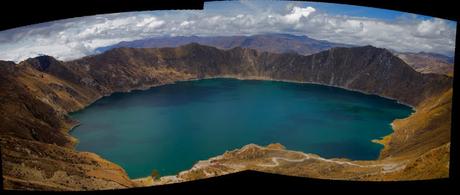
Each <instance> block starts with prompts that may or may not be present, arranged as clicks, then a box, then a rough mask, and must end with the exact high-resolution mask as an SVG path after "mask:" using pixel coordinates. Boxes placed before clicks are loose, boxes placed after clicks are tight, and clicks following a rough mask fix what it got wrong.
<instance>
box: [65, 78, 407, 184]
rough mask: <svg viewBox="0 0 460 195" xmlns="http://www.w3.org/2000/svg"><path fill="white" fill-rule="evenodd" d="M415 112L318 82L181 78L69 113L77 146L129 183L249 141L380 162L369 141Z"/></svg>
mask: <svg viewBox="0 0 460 195" xmlns="http://www.w3.org/2000/svg"><path fill="white" fill-rule="evenodd" d="M411 112H412V109H411V108H409V107H407V106H404V105H401V104H398V103H397V102H396V101H394V100H389V99H385V98H382V97H378V96H375V95H365V94H362V93H359V92H353V91H348V90H344V89H340V88H335V87H327V86H321V85H315V84H299V83H286V82H278V81H255V80H236V79H206V80H198V81H184V82H178V83H176V84H171V85H165V86H160V87H155V88H152V89H149V90H146V91H134V92H130V93H115V94H113V95H111V96H108V97H104V98H102V99H100V100H98V101H96V102H95V103H94V104H92V105H90V106H89V107H87V108H85V109H84V110H82V111H79V112H75V113H72V114H71V116H72V117H73V118H75V119H77V120H79V121H80V122H81V125H80V126H78V127H76V128H75V129H74V130H73V131H72V132H71V133H72V135H73V136H75V137H77V138H78V139H79V141H80V142H79V144H78V145H77V149H78V150H80V151H91V152H95V153H97V154H99V155H101V156H102V157H104V158H106V159H108V160H110V161H113V162H115V163H117V164H119V165H120V166H122V167H123V168H124V169H125V170H126V171H127V172H128V175H129V176H130V177H131V178H137V177H143V176H147V175H149V174H150V173H151V171H152V170H153V169H157V170H158V171H159V172H160V174H161V175H172V174H177V173H178V172H180V171H183V170H186V169H189V168H191V166H192V165H193V164H194V163H196V162H197V161H198V160H204V159H208V158H210V157H213V156H216V155H220V154H223V153H224V152H225V151H226V150H233V149H236V148H240V147H242V146H244V145H246V144H249V143H255V144H259V145H267V144H270V143H275V142H278V143H281V144H283V145H284V146H286V147H287V148H288V149H290V150H298V151H303V152H306V153H315V154H319V155H321V156H322V157H326V158H332V157H345V158H349V159H353V160H371V159H376V158H378V155H379V152H380V149H381V148H382V146H381V145H379V144H375V143H372V142H371V140H372V139H378V138H381V137H383V136H385V135H388V134H390V133H391V131H392V130H391V126H390V123H391V122H392V121H393V120H394V119H396V118H405V117H407V116H408V115H409V114H410V113H411Z"/></svg>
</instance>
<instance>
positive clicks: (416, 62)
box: [95, 33, 454, 75]
mask: <svg viewBox="0 0 460 195" xmlns="http://www.w3.org/2000/svg"><path fill="white" fill-rule="evenodd" d="M189 43H198V44H201V45H208V46H212V47H216V48H219V49H232V48H235V47H241V48H250V49H256V50H258V51H266V52H271V53H298V54H301V55H310V54H314V53H318V52H320V51H324V50H327V49H330V48H334V47H356V46H357V45H352V44H342V43H334V42H329V41H324V40H316V39H313V38H310V37H308V36H305V35H302V36H297V35H291V34H277V33H271V34H258V35H250V36H208V37H201V36H175V37H153V38H145V39H139V40H134V41H122V42H120V43H117V44H114V45H109V46H105V47H99V48H97V49H96V50H95V51H96V52H97V53H101V52H104V51H107V50H110V49H113V48H120V47H128V48H162V47H178V46H182V45H186V44H189ZM390 51H392V52H393V54H395V55H396V56H398V57H399V58H401V59H402V60H404V62H406V63H407V64H409V65H410V66H411V67H412V68H414V69H415V70H417V71H419V72H422V73H437V74H447V75H452V74H453V68H454V66H453V64H454V58H453V57H448V56H445V55H442V54H436V53H427V52H419V53H413V52H399V51H396V50H390Z"/></svg>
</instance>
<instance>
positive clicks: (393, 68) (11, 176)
mask: <svg viewBox="0 0 460 195" xmlns="http://www.w3.org/2000/svg"><path fill="white" fill-rule="evenodd" d="M210 77H234V78H243V79H246V78H252V79H253V78H255V79H275V80H287V81H295V82H312V83H320V84H324V85H332V86H337V87H343V88H347V89H351V90H359V91H362V92H365V93H371V94H377V95H381V96H385V97H389V98H394V99H397V100H398V101H400V102H403V103H406V104H409V105H412V106H413V107H415V108H416V110H417V112H416V114H417V113H425V114H419V115H420V116H421V117H422V118H423V117H426V119H427V120H426V121H427V122H426V125H424V126H417V125H411V124H412V123H411V122H407V123H404V124H403V123H401V125H396V127H401V128H395V133H394V134H393V135H392V136H391V139H387V140H390V141H389V142H388V143H386V145H385V149H384V150H383V151H382V159H387V158H386V157H389V156H396V155H398V156H400V157H407V156H408V155H406V154H413V153H412V151H414V150H416V151H417V153H416V154H417V156H410V157H411V159H412V160H413V159H414V158H420V156H423V155H427V152H429V151H432V150H434V149H436V148H439V147H442V146H443V145H445V144H448V143H449V140H448V139H449V138H450V136H447V135H448V133H449V132H450V128H448V126H446V125H445V123H442V122H439V119H435V118H436V117H437V116H439V115H436V113H435V112H430V111H429V110H430V109H429V108H428V107H430V106H431V107H433V106H434V105H435V104H436V103H439V102H445V101H449V100H450V99H449V97H450V96H449V95H446V96H443V97H445V101H438V100H436V101H434V100H435V99H436V98H438V97H439V96H441V95H443V94H445V93H448V91H449V89H451V84H452V78H451V77H448V76H444V75H437V74H421V73H419V72H416V71H414V70H413V69H412V68H410V67H409V66H408V65H407V64H405V63H404V62H403V61H402V60H400V59H399V58H397V57H395V56H394V55H393V54H391V53H390V52H389V51H387V50H385V49H380V48H375V47H372V46H365V47H356V48H333V49H330V50H327V51H323V52H320V53H317V54H314V55H310V56H303V55H298V54H293V53H290V54H276V53H267V52H259V51H256V50H252V49H245V48H234V49H230V50H219V49H216V48H213V47H209V46H202V45H198V44H188V45H185V46H181V47H177V48H156V49H154V48H149V49H134V48H117V49H113V50H110V51H107V52H105V53H102V54H99V55H94V56H88V57H84V58H82V59H78V60H74V61H69V62H62V61H58V60H56V59H54V58H52V57H50V56H40V57H37V58H32V59H28V60H25V61H23V62H21V63H19V64H15V63H12V62H4V61H2V62H0V109H1V110H2V112H0V120H1V122H0V138H1V142H0V143H1V147H2V160H3V166H2V170H3V178H4V184H5V187H6V188H8V189H55V190H65V189H74V190H78V189H106V188H121V187H132V186H136V185H138V184H136V182H131V181H130V180H129V178H128V177H127V175H126V173H124V171H123V169H121V168H120V167H118V166H117V165H114V164H113V163H110V162H107V161H105V160H103V159H101V158H100V157H97V156H95V155H94V154H89V153H81V152H77V151H75V150H74V149H73V145H74V144H75V141H76V140H74V139H73V138H72V137H71V136H69V135H68V133H67V131H68V130H69V129H70V128H71V127H73V126H75V125H76V124H77V121H72V120H71V119H69V118H68V116H67V114H68V113H69V112H72V111H76V110H79V109H82V108H84V107H85V106H87V105H89V104H90V103H92V102H94V101H95V100H97V99H99V98H101V97H103V96H106V95H110V94H111V93H114V92H125V91H130V90H133V89H146V88H150V87H153V86H157V85H162V84H166V83H173V82H175V81H179V80H188V79H197V78H198V79H199V78H210ZM429 100H433V101H429ZM446 105H449V103H445V104H442V105H440V106H439V109H441V110H442V113H443V116H441V117H447V118H449V114H450V113H451V111H450V109H449V108H446V107H445V106H446ZM424 108H427V109H424ZM433 109H435V108H433ZM419 110H420V111H419ZM416 114H414V116H415V115H416ZM411 117H412V116H411ZM411 117H409V118H407V121H412V120H415V117H414V118H411ZM428 119H433V120H428ZM449 119H450V118H449ZM405 120H406V119H405ZM417 120H418V119H417ZM420 120H422V119H420ZM396 123H397V122H395V124H396ZM405 127H411V128H415V129H416V131H415V130H413V131H414V132H417V133H407V132H406V131H404V129H405ZM430 129H437V132H439V133H436V134H431V133H429V132H430ZM419 130H420V131H419ZM420 132H424V133H421V134H423V136H420V137H417V136H418V135H419V134H420ZM438 134H439V136H438V137H436V138H432V137H433V136H437V135H438ZM441 135H442V136H441ZM444 135H445V136H444ZM449 135H450V134H449ZM402 137H409V138H410V139H409V138H404V139H403V140H401V138H402ZM406 140H409V141H407V142H406ZM433 140H434V141H433ZM427 143H430V144H427ZM418 145H423V147H417V146H418ZM21 148H24V149H21ZM420 148H421V149H420ZM444 148H445V149H444V150H443V151H445V150H446V149H447V154H448V149H449V147H444ZM276 151H277V152H276V154H279V155H289V154H290V152H291V151H288V150H276ZM34 152H35V153H34ZM31 154H32V155H31ZM436 154H437V153H436ZM428 156H429V155H428ZM274 157H276V156H274ZM274 157H273V158H274ZM435 157H439V156H435ZM435 157H433V155H431V157H426V158H424V159H433V158H435ZM244 158H247V157H244ZM395 159H396V158H395ZM406 160H407V159H406ZM50 161H51V162H55V163H47V162H50ZM281 161H282V160H281ZM294 161H296V160H294ZM339 161H347V160H339ZM409 161H410V160H409ZM255 162H257V159H255V160H254V161H252V162H251V163H255ZM276 162H279V161H276ZM276 162H274V163H276ZM315 162H316V161H315ZM317 162H318V163H319V164H318V165H317V166H314V167H316V168H317V169H314V170H313V168H308V167H311V165H310V164H308V167H307V164H305V165H302V170H303V169H311V170H312V171H316V172H317V173H316V174H308V171H305V172H304V173H305V174H304V175H303V176H311V177H321V178H344V177H337V176H334V175H330V174H325V173H327V171H326V169H325V167H328V166H323V164H324V162H329V161H327V160H326V161H324V162H323V161H321V160H319V161H317ZM417 162H418V161H417ZM426 162H433V161H432V160H428V161H426ZM369 163H370V164H372V163H377V161H376V162H369ZM38 164H43V165H38ZM345 164H347V163H345ZM324 165H325V164H324ZM339 165H341V166H342V165H343V163H339ZM299 166H300V164H299ZM414 166H415V165H414ZM435 166H438V165H435V164H426V166H425V169H430V168H432V167H435ZM371 167H373V166H371ZM329 169H331V167H328V168H327V170H329ZM334 169H335V168H334ZM235 170H239V169H235ZM256 170H262V169H256ZM264 170H268V168H266V169H264ZM264 170H262V171H264ZM273 170H275V169H273ZM276 170H280V171H279V172H278V173H283V174H284V173H286V174H289V171H288V170H287V169H286V170H284V169H276ZM337 170H342V171H347V170H348V169H337ZM384 170H385V169H376V168H375V167H373V168H372V169H369V170H367V169H366V170H365V171H364V170H362V171H364V172H369V174H376V175H379V174H382V171H384ZM414 170H415V169H414ZM416 170H419V169H416ZM283 171H285V172H283ZM291 171H292V170H291ZM358 172H360V171H358ZM358 172H356V171H354V169H350V170H348V171H347V174H348V175H347V177H346V178H353V177H358V176H357V175H353V173H356V174H358ZM409 172H410V173H411V174H413V175H415V176H414V177H412V178H409V179H413V178H417V175H418V174H420V173H419V172H417V171H412V172H411V171H410V170H409ZM95 173H97V174H95ZM323 173H324V174H323ZM66 174H67V175H68V176H69V177H68V180H66V179H56V178H57V177H59V178H62V177H64V176H65V175H66ZM63 175H64V176H63ZM205 176H207V175H206V174H205ZM444 176H445V175H442V177H444ZM359 177H360V178H365V177H363V176H359ZM427 177H431V176H427ZM402 178H403V177H402V176H401V175H400V176H398V175H396V176H394V179H395V180H398V179H402ZM419 178H421V177H419ZM64 181H68V183H63V182H64ZM77 181H78V182H79V183H78V182H77Z"/></svg>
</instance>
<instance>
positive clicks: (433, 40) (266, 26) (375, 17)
mask: <svg viewBox="0 0 460 195" xmlns="http://www.w3.org/2000/svg"><path fill="white" fill-rule="evenodd" d="M456 25H457V23H456V22H454V21H449V20H444V19H439V18H433V17H429V16H422V15H416V14H411V13H404V12H399V11H391V10H384V9H377V8H368V7H361V6H351V5H344V4H332V3H320V2H298V1H261V0H259V1H224V2H206V3H205V5H204V9H203V10H162V11H147V12H125V13H118V14H106V15H96V16H88V17H80V18H71V19H65V20H59V21H53V22H48V23H44V24H37V25H31V26H27V27H21V28H16V29H11V30H6V31H1V32H0V60H13V61H21V60H24V59H26V58H28V57H35V56H36V55H39V54H47V55H52V56H55V57H57V58H58V59H61V60H71V59H76V58H80V57H83V56H86V55H91V54H94V52H95V51H94V50H95V49H96V48H98V47H102V46H107V45H111V44H116V43H118V42H120V41H130V40H136V39H142V38H149V37H161V36H191V35H197V36H231V35H253V34H263V33H288V34H295V35H305V36H309V37H311V38H315V39H321V40H327V41H331V42H339V43H346V44H354V45H374V46H376V47H384V48H388V49H394V50H397V51H406V52H420V51H424V52H434V53H441V54H445V55H449V56H452V55H453V54H454V50H455V35H456Z"/></svg>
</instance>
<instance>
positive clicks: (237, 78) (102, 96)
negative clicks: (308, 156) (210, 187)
mask: <svg viewBox="0 0 460 195" xmlns="http://www.w3.org/2000/svg"><path fill="white" fill-rule="evenodd" d="M208 79H236V80H241V81H246V80H247V81H276V82H284V83H295V84H313V85H320V86H327V87H335V88H340V89H343V90H347V91H352V92H358V93H362V94H365V95H374V96H378V97H381V98H386V99H389V100H393V101H396V102H397V103H398V104H402V105H405V106H408V107H410V108H411V109H412V111H413V112H412V113H411V114H410V115H409V116H407V117H405V118H408V117H410V116H412V114H413V113H415V112H416V111H417V110H416V109H415V106H412V105H410V104H408V103H404V102H400V101H399V100H397V99H396V98H390V97H386V96H383V95H378V94H373V93H368V92H364V91H362V90H356V89H349V88H346V87H342V86H336V85H329V84H323V83H319V82H306V81H296V80H286V79H272V78H269V77H258V76H248V77H241V76H237V75H222V76H209V77H203V78H189V79H183V80H176V81H172V82H165V83H162V84H154V85H151V86H141V87H140V88H134V89H129V90H125V91H117V92H113V93H110V94H103V95H101V96H99V97H97V98H96V99H95V100H93V101H90V103H88V105H86V106H83V107H82V108H79V109H77V110H75V111H72V112H67V113H65V114H66V115H67V116H68V117H69V118H70V119H71V120H72V121H74V122H75V123H76V124H74V125H72V126H71V127H70V128H69V129H68V130H67V134H68V136H69V137H70V138H71V139H72V140H73V143H72V149H74V150H75V151H77V152H88V151H79V150H77V149H76V145H77V144H78V142H79V140H78V138H76V137H75V136H73V135H72V134H71V132H72V131H74V129H75V128H77V127H78V126H80V125H81V122H80V121H78V120H76V119H74V118H72V117H71V116H70V114H71V113H75V112H79V111H81V110H83V109H85V108H87V107H89V106H91V105H92V104H94V103H95V102H97V101H98V100H100V99H102V98H104V97H108V96H111V95H113V94H115V93H131V92H133V91H146V90H149V89H152V88H154V87H160V86H166V85H171V84H176V83H177V82H187V81H199V80H208ZM405 118H402V119H405ZM395 120H398V119H395ZM395 120H393V121H392V122H391V123H390V125H391V130H392V132H391V133H390V134H388V135H385V136H383V137H381V138H380V139H372V140H370V142H372V143H375V144H380V145H383V148H382V149H381V150H380V152H379V153H381V152H382V150H383V149H384V148H385V146H386V144H387V142H385V141H384V140H387V139H389V138H390V137H391V136H392V134H393V133H394V126H393V122H394V121H395ZM248 144H253V143H248ZM290 151H291V150H290ZM95 154H96V153H95ZM211 158H212V157H211ZM346 159H347V158H346ZM377 160H381V159H380V154H379V157H377V158H376V159H371V160H369V161H377ZM110 162H112V161H110ZM112 163H114V162H112ZM114 164H116V163H114ZM117 165H118V164H117ZM118 166H120V165H118ZM120 167H121V168H123V167H122V166H120ZM123 169H124V168H123ZM183 171H187V170H183ZM183 171H181V172H183ZM128 177H129V176H128ZM162 177H176V175H165V176H162ZM146 178H150V176H145V177H139V178H130V177H129V179H130V180H141V179H146ZM160 178H161V177H160Z"/></svg>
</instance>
